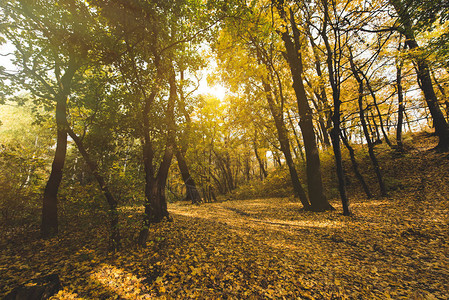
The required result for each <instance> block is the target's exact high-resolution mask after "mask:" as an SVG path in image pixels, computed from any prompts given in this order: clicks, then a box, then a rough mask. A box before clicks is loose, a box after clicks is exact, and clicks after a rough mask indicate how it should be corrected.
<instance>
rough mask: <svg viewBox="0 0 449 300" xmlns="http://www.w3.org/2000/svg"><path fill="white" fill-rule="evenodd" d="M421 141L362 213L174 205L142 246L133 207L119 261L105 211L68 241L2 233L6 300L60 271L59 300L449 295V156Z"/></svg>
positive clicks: (73, 222)
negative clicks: (386, 191)
mask: <svg viewBox="0 0 449 300" xmlns="http://www.w3.org/2000/svg"><path fill="white" fill-rule="evenodd" d="M419 142H421V144H418V141H417V142H416V143H415V146H416V148H415V149H411V150H410V151H409V152H408V153H407V154H405V155H403V156H399V157H396V158H395V159H391V156H390V158H388V157H387V156H388V155H391V154H392V152H388V153H386V154H384V156H383V158H382V159H383V162H384V172H385V173H386V174H388V175H389V176H396V177H395V178H396V181H395V183H394V185H395V189H394V190H391V191H390V196H389V197H388V198H377V199H370V200H368V199H365V198H364V197H363V195H362V194H358V196H357V197H354V196H353V197H352V198H351V205H352V208H353V212H354V216H352V217H343V216H342V215H340V214H339V213H337V212H326V213H318V214H317V213H310V212H304V211H301V210H300V204H299V203H298V202H297V201H295V200H294V199H292V198H271V199H256V200H246V201H245V200H240V201H227V202H220V203H212V204H203V205H200V206H192V205H189V204H186V203H175V204H171V205H170V206H169V210H170V212H171V214H172V216H173V218H174V222H170V223H162V224H156V225H153V226H152V228H151V230H150V239H149V243H148V244H147V247H145V248H137V247H135V246H134V241H135V234H136V232H137V231H138V227H139V225H140V222H139V220H140V218H141V213H142V208H139V207H122V209H121V213H122V215H121V220H122V234H123V236H124V238H125V241H124V243H125V246H124V249H123V250H122V251H120V252H118V253H115V254H107V252H106V251H105V249H106V243H107V241H106V240H107V234H108V233H107V230H106V228H107V227H106V225H105V224H98V223H97V222H98V220H102V219H104V218H103V216H101V215H95V216H92V215H82V214H80V215H74V216H66V217H65V218H64V223H63V224H62V226H63V228H62V232H63V234H60V237H58V238H54V239H50V240H45V241H42V240H38V239H37V228H36V227H35V226H30V227H26V228H25V227H22V228H18V229H17V230H16V231H11V230H9V231H3V233H2V239H1V242H0V243H1V244H0V248H1V249H2V251H1V254H0V274H1V276H0V295H4V294H6V293H7V292H8V291H9V290H11V289H12V288H14V286H16V285H17V284H20V283H25V282H26V281H27V280H29V279H31V278H34V277H38V276H41V275H45V274H48V273H57V274H59V275H60V277H61V281H62V284H63V286H64V289H63V290H62V291H61V292H60V293H59V294H58V295H57V296H56V297H55V298H59V299H68V298H73V299H77V298H84V299H98V298H101V299H105V298H111V299H113V298H120V299H153V298H180V299H185V298H189V297H190V298H231V299H240V298H253V299H259V298H265V299H270V298H280V299H282V298H287V299H288V298H301V299H346V298H349V299H359V298H362V299H387V298H388V297H391V298H394V299H400V298H404V299H410V298H412V299H447V297H448V296H447V291H448V290H449V283H448V280H447V279H448V278H449V270H448V266H449V231H448V229H449V228H448V223H447V221H448V220H449V201H448V199H449V191H448V188H447V186H449V174H448V173H447V170H448V167H449V159H448V156H447V154H438V153H435V152H430V151H428V149H429V148H430V147H431V146H432V145H434V144H433V143H432V142H433V139H432V138H429V137H426V138H425V139H420V140H419ZM332 204H333V205H334V206H335V207H336V209H337V211H341V207H340V206H339V203H338V201H337V200H336V199H334V200H333V201H332ZM126 238H127V239H126Z"/></svg>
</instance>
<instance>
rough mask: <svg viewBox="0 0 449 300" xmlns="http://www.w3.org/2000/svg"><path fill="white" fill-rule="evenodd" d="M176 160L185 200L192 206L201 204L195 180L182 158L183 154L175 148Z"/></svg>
mask: <svg viewBox="0 0 449 300" xmlns="http://www.w3.org/2000/svg"><path fill="white" fill-rule="evenodd" d="M175 154H176V160H177V161H178V167H179V170H180V172H181V177H182V180H183V181H184V184H185V186H186V200H188V201H191V202H192V204H197V203H201V196H200V193H199V192H198V189H197V188H196V183H195V180H193V178H192V176H191V175H190V172H189V167H188V166H187V163H186V161H185V158H184V153H183V152H182V150H181V149H179V148H176V150H175Z"/></svg>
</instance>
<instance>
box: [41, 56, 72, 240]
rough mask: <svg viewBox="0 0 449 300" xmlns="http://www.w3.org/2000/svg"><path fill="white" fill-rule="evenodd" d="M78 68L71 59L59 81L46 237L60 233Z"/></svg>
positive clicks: (45, 209)
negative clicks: (71, 103)
mask: <svg viewBox="0 0 449 300" xmlns="http://www.w3.org/2000/svg"><path fill="white" fill-rule="evenodd" d="M78 68H79V65H78V64H77V63H76V62H75V60H74V59H71V60H70V61H69V65H68V67H67V70H66V72H65V73H64V75H63V76H62V77H61V79H60V82H59V83H60V87H61V90H60V91H59V93H58V94H57V95H56V96H55V100H56V126H57V139H56V151H55V156H54V158H53V163H52V166H51V173H50V177H49V178H48V181H47V185H46V186H45V190H44V196H43V201H42V220H41V236H42V237H44V238H47V237H51V236H53V235H56V234H57V233H58V190H59V185H60V184H61V180H62V171H63V168H64V163H65V158H66V153H67V125H66V124H67V98H68V96H69V94H70V89H71V84H72V79H73V76H74V75H75V72H76V71H77V70H78Z"/></svg>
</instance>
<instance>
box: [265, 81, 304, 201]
mask: <svg viewBox="0 0 449 300" xmlns="http://www.w3.org/2000/svg"><path fill="white" fill-rule="evenodd" d="M262 85H263V88H264V92H265V98H266V99H267V102H268V107H269V108H270V112H271V115H272V116H273V119H274V123H275V125H276V131H277V134H278V139H279V144H280V145H281V151H282V153H283V154H284V157H285V162H286V163H287V166H288V170H289V172H290V178H291V181H292V185H293V190H294V192H295V196H297V197H298V198H299V200H300V201H301V203H302V205H303V207H304V209H306V210H309V209H311V206H310V204H309V200H308V199H307V194H306V192H305V190H304V188H303V187H302V184H301V182H300V181H299V176H298V172H297V171H296V168H295V164H294V162H293V158H292V154H291V151H290V141H289V139H288V132H287V128H286V127H285V123H284V120H283V118H282V112H281V111H280V109H279V107H277V106H276V103H275V102H274V99H273V97H272V95H271V86H270V85H269V84H268V83H267V82H266V81H265V79H263V78H262Z"/></svg>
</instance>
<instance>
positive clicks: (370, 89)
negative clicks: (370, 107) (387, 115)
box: [360, 71, 391, 147]
mask: <svg viewBox="0 0 449 300" xmlns="http://www.w3.org/2000/svg"><path fill="white" fill-rule="evenodd" d="M360 74H362V76H363V78H365V82H366V85H367V87H368V90H369V92H370V94H371V97H372V98H373V104H374V107H375V108H376V112H377V115H378V116H379V122H380V130H381V131H382V134H383V136H384V138H385V142H386V143H387V145H388V146H390V147H391V142H390V139H389V138H388V135H387V133H386V132H385V128H384V124H383V120H382V113H381V112H380V109H379V106H378V105H377V98H376V93H375V92H374V90H373V88H372V86H371V84H370V82H369V80H368V77H367V76H366V74H365V73H363V72H361V71H360ZM373 121H374V124H375V126H376V132H377V135H378V137H379V140H380V134H379V131H378V129H377V124H376V123H375V120H374V115H373Z"/></svg>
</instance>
